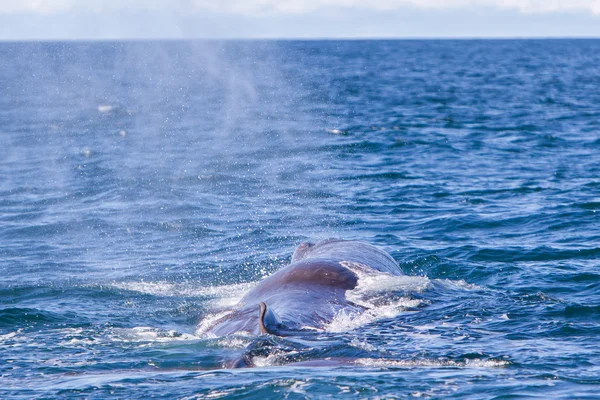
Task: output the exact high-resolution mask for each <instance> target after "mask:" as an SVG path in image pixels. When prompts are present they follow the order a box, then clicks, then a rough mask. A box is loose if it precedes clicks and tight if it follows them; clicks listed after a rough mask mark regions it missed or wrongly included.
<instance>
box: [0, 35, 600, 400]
mask: <svg viewBox="0 0 600 400" xmlns="http://www.w3.org/2000/svg"><path fill="white" fill-rule="evenodd" d="M0 93H1V94H2V95H1V96H0V138H1V146H0V397H2V398H9V397H10V398H70V397H72V398H79V397H85V398H106V397H113V398H149V397H155V398H165V399H171V398H185V399H193V398H256V399H264V398H289V399H295V398H319V399H320V398H328V397H329V398H339V397H361V398H362V397H364V398H409V397H425V398H452V397H455V398H474V399H475V398H476V399H484V398H513V397H520V396H523V397H533V398H548V397H553V398H595V397H596V396H597V393H598V389H597V388H598V384H600V212H599V210H600V106H599V105H600V41H598V40H464V41H451V40H448V41H434V40H430V41H307V42H303V41H239V42H237V41H224V42H218V41H212V42H211V41H191V42H94V43H77V42H69V43H66V42H65V43H0ZM328 237H339V238H346V239H358V240H364V241H367V242H369V243H372V244H375V245H377V246H380V247H381V248H383V249H385V250H386V251H388V252H389V253H390V254H391V255H392V256H393V257H394V258H395V259H396V260H397V261H398V263H399V264H400V266H401V268H402V269H403V271H404V272H405V273H406V275H407V276H406V277H397V278H393V279H392V278H389V277H386V276H381V275H373V276H361V280H360V281H359V286H358V287H357V288H356V289H355V290H353V291H352V292H348V293H347V297H349V298H351V299H352V300H353V301H356V302H359V303H362V304H364V305H367V306H368V307H369V308H370V309H369V310H368V311H367V312H364V313H363V314H360V315H351V314H340V315H338V316H337V317H336V319H335V320H334V321H333V322H332V323H331V324H329V325H328V326H326V327H324V329H323V330H321V331H318V332H316V333H315V335H314V337H312V336H311V337H309V338H294V337H289V338H277V337H268V336H267V337H244V336H237V337H227V338H211V337H208V336H207V335H205V334H204V333H205V328H206V326H208V324H209V323H210V321H211V319H214V318H216V317H217V316H218V315H219V313H221V312H223V310H226V309H227V307H228V306H231V305H232V304H235V303H236V302H237V300H239V299H240V298H241V296H243V294H244V293H245V291H247V290H248V289H249V288H251V287H252V285H253V284H255V283H256V282H257V281H259V280H260V279H261V278H262V277H264V276H267V275H268V274H270V273H272V272H273V271H276V270H277V269H278V268H280V267H282V266H284V265H286V264H287V263H288V262H289V260H290V257H291V254H292V252H293V250H294V248H295V246H296V245H298V244H299V243H300V242H302V241H305V240H318V239H323V238H328ZM243 354H250V355H251V356H252V357H253V360H254V362H255V364H256V365H257V367H256V368H247V369H230V368H228V365H229V364H228V363H229V362H231V360H234V359H236V358H238V357H240V356H241V355H243Z"/></svg>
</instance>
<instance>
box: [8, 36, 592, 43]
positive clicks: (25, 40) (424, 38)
mask: <svg viewBox="0 0 600 400" xmlns="http://www.w3.org/2000/svg"><path fill="white" fill-rule="evenodd" d="M385 40H389V41H402V40H405V41H433V40H465V41H468V40H600V35H598V36H589V35H572V36H542V35H540V36H535V35H531V36H526V35H515V36H483V35H482V36H466V35H465V36H365V37H361V36H348V37H344V36H340V37H337V36H334V37H327V36H323V37H318V36H317V37H293V36H291V37H285V36H284V37H275V36H266V37H259V36H257V37H189V38H175V37H160V36H157V37H148V38H128V37H123V38H92V37H90V38H85V37H84V38H40V39H35V38H22V39H19V38H17V39H15V38H11V39H8V38H0V43H40V42H42V43H53V42H54V43H55V42H88V43H89V42H159V41H162V42H189V41H207V42H209V41H210V42H219V41H240V42H241V41H248V42H250V41H282V42H283V41H289V42H301V41H304V42H310V41H385Z"/></svg>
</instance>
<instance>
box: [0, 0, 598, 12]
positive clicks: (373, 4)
mask: <svg viewBox="0 0 600 400" xmlns="http://www.w3.org/2000/svg"><path fill="white" fill-rule="evenodd" d="M406 7H411V8H421V9H461V8H468V9H472V8H474V7H492V8H496V9H502V10H517V11H519V12H522V13H560V12H584V13H592V14H596V15H599V14H600V0H370V1H369V0H174V1H166V0H164V1H161V0H0V14H17V13H18V14H55V13H65V12H87V13H112V12H122V11H160V12H170V13H183V14H189V13H193V12H202V11H214V12H220V13H233V14H242V15H244V14H250V15H257V14H259V15H260V14H306V13H310V12H316V11H319V10H321V9H329V10H331V9H334V10H335V9H354V10H361V9H363V10H379V11H387V10H390V11H391V10H397V9H402V8H406Z"/></svg>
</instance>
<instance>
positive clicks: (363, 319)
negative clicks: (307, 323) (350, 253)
mask: <svg viewBox="0 0 600 400" xmlns="http://www.w3.org/2000/svg"><path fill="white" fill-rule="evenodd" d="M341 264H342V265H344V266H345V267H347V268H349V269H351V270H352V271H354V272H355V273H356V274H357V275H358V284H357V285H356V287H355V288H354V289H353V290H349V291H347V292H346V298H347V299H348V300H349V301H351V302H353V303H355V304H358V305H361V306H363V307H365V310H364V311H360V312H355V311H347V310H341V311H340V312H339V313H338V314H337V315H336V316H335V317H334V318H333V320H332V321H331V322H330V323H329V324H327V325H326V326H325V327H324V328H325V330H326V331H328V332H345V331H349V330H353V329H356V328H359V327H360V326H363V325H365V324H369V323H372V322H374V321H376V320H379V319H385V318H394V317H396V316H397V315H399V314H400V313H402V312H405V311H406V310H407V309H414V308H416V307H418V306H419V305H421V304H422V302H423V301H422V300H418V299H413V298H411V297H409V296H407V294H410V293H421V292H422V291H424V290H425V289H427V288H429V287H430V280H429V279H428V278H427V277H423V276H396V275H391V274H388V273H385V272H380V271H375V270H373V269H371V268H369V267H367V266H364V265H362V264H359V263H352V262H345V261H342V262H341ZM398 293H402V294H403V295H402V296H400V297H398Z"/></svg>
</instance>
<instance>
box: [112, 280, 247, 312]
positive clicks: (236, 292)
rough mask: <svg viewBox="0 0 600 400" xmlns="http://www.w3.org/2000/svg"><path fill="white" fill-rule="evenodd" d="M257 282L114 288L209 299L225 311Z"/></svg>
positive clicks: (140, 284)
mask: <svg viewBox="0 0 600 400" xmlns="http://www.w3.org/2000/svg"><path fill="white" fill-rule="evenodd" d="M256 284H257V282H251V283H240V284H234V285H223V286H195V285H192V284H189V283H170V282H166V281H158V282H145V281H139V282H114V283H113V284H112V285H111V286H112V287H113V288H117V289H121V290H128V291H132V292H138V293H143V294H150V295H153V296H165V297H171V296H175V297H179V296H181V297H208V298H212V300H209V302H210V306H211V308H213V309H225V308H228V307H232V306H234V305H235V304H237V303H238V302H239V301H240V300H241V299H242V297H244V294H246V293H247V292H248V291H249V290H250V289H251V288H253V287H254V286H255V285H256Z"/></svg>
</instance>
